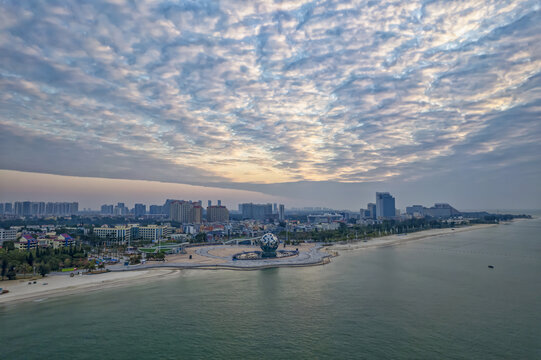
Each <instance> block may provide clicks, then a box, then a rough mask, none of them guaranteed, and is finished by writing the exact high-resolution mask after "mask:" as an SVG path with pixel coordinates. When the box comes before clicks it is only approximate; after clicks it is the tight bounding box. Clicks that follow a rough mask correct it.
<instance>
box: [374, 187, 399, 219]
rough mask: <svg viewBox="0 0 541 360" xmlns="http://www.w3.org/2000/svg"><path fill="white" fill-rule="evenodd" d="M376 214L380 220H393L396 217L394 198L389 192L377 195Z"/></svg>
mask: <svg viewBox="0 0 541 360" xmlns="http://www.w3.org/2000/svg"><path fill="white" fill-rule="evenodd" d="M376 214H377V218H378V219H391V218H393V217H395V216H396V208H395V201H394V197H393V196H391V194H389V193H388V192H377V193H376Z"/></svg>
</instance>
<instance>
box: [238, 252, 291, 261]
mask: <svg viewBox="0 0 541 360" xmlns="http://www.w3.org/2000/svg"><path fill="white" fill-rule="evenodd" d="M268 255H270V256H268ZM295 255H299V252H298V251H296V250H278V251H276V252H263V251H245V252H242V253H238V254H235V255H233V260H269V259H281V258H285V257H290V256H295Z"/></svg>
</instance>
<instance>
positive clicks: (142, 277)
mask: <svg viewBox="0 0 541 360" xmlns="http://www.w3.org/2000/svg"><path fill="white" fill-rule="evenodd" d="M177 274H179V270H175V269H153V270H141V271H129V272H108V273H103V274H94V275H76V276H74V277H70V276H69V275H50V276H47V277H44V278H39V279H37V280H35V281H36V283H35V284H34V283H33V281H32V284H31V285H29V284H28V282H29V280H12V281H0V287H1V288H4V289H5V290H9V293H7V294H3V295H0V305H2V304H7V303H14V302H21V301H28V300H40V299H45V298H49V297H53V296H55V297H56V296H64V295H72V294H79V293H83V292H88V291H97V290H101V289H107V288H112V287H120V286H126V285H133V284H139V283H145V282H147V281H155V280H158V279H165V278H170V277H173V276H176V275H177ZM44 284H46V285H44Z"/></svg>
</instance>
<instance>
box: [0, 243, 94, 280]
mask: <svg viewBox="0 0 541 360" xmlns="http://www.w3.org/2000/svg"><path fill="white" fill-rule="evenodd" d="M86 250H87V249H85V248H82V247H74V246H72V247H69V248H59V249H52V248H45V249H39V248H38V249H36V250H32V251H27V250H15V249H14V248H11V247H7V246H6V247H4V248H2V249H0V264H1V275H2V279H5V278H7V279H8V280H14V279H15V278H16V277H17V275H18V274H22V275H23V277H25V276H26V274H40V275H41V276H45V275H47V274H48V273H50V272H51V271H60V270H61V269H63V268H73V267H78V268H85V266H86V265H87V264H88V261H87V251H86Z"/></svg>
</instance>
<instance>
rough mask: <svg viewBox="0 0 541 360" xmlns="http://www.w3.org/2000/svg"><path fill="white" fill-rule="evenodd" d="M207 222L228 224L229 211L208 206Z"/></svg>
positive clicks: (219, 206)
mask: <svg viewBox="0 0 541 360" xmlns="http://www.w3.org/2000/svg"><path fill="white" fill-rule="evenodd" d="M207 221H208V222H228V221H229V210H227V208H226V207H225V206H221V205H218V206H209V207H207Z"/></svg>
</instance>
